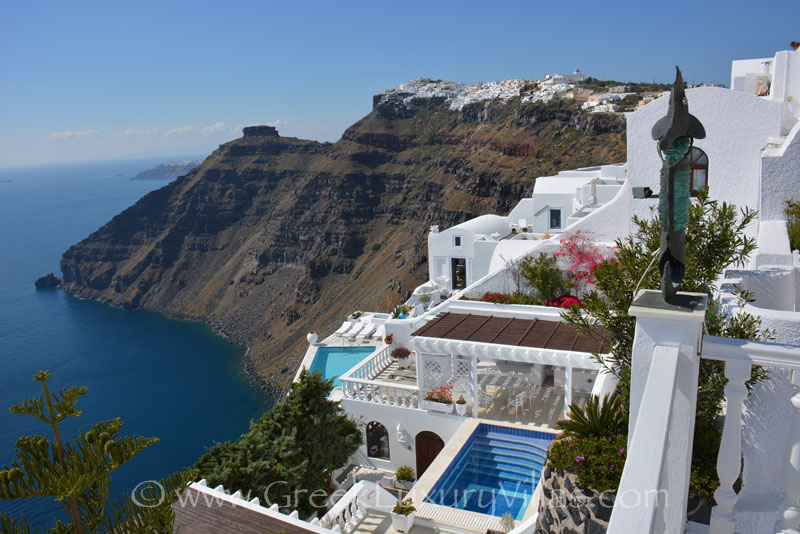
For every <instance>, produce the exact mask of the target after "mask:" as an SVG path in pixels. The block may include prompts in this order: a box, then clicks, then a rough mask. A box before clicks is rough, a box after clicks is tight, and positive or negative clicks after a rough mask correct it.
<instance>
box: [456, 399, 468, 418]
mask: <svg viewBox="0 0 800 534" xmlns="http://www.w3.org/2000/svg"><path fill="white" fill-rule="evenodd" d="M456 413H457V414H458V415H462V416H463V415H467V403H466V402H465V403H463V404H458V403H456Z"/></svg>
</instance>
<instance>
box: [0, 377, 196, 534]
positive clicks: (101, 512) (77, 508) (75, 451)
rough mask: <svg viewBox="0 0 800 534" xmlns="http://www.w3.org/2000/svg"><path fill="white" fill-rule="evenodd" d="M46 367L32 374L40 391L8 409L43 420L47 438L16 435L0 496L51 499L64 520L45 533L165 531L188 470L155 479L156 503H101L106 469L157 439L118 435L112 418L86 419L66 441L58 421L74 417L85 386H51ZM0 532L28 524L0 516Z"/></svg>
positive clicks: (117, 424)
mask: <svg viewBox="0 0 800 534" xmlns="http://www.w3.org/2000/svg"><path fill="white" fill-rule="evenodd" d="M50 376H51V373H50V372H49V371H40V372H39V373H38V374H36V375H35V376H34V378H33V380H34V381H35V382H39V383H40V384H41V386H42V393H43V396H42V397H38V398H31V399H28V400H26V401H25V402H23V403H21V404H17V405H16V406H12V407H11V409H10V410H11V412H12V413H15V414H24V415H29V416H31V417H33V418H35V419H38V420H39V421H41V422H42V423H45V424H46V425H49V426H50V427H51V429H52V431H53V437H54V439H53V440H49V439H47V438H46V437H43V436H22V437H21V438H19V439H18V440H17V444H16V451H15V456H16V458H15V459H14V460H13V461H12V462H11V467H9V466H8V465H6V466H4V469H3V470H2V471H0V499H6V500H14V499H26V498H31V497H51V498H53V499H55V501H56V502H57V503H58V505H59V507H60V508H61V509H62V510H63V511H64V512H65V513H66V515H67V516H68V517H69V519H70V524H69V526H67V525H65V524H63V523H62V522H61V521H60V520H57V522H56V526H55V528H54V529H52V532H57V533H66V532H73V533H76V534H79V533H95V532H132V533H145V532H147V533H150V532H164V533H166V532H172V523H173V521H174V518H175V514H174V512H173V511H172V509H171V504H172V503H173V502H174V501H175V500H176V499H177V495H178V494H179V493H180V492H181V491H182V490H183V488H185V487H186V486H187V485H188V484H189V483H190V482H191V480H192V479H193V478H194V476H195V475H196V472H192V471H187V472H184V473H176V474H174V475H171V476H169V477H167V478H166V479H164V480H161V481H158V484H160V488H158V491H159V492H163V493H160V495H161V496H162V497H163V500H162V502H161V503H159V504H158V505H157V506H153V507H142V506H137V505H136V502H135V501H134V500H133V499H132V498H131V496H129V495H127V496H125V497H124V498H123V499H122V500H121V501H117V502H109V483H110V479H111V473H112V472H113V471H115V470H117V469H119V468H120V467H122V466H123V465H125V464H126V463H127V462H129V461H130V460H131V459H133V457H134V456H136V455H137V454H139V453H140V452H141V451H143V450H144V449H146V448H148V447H150V446H151V445H153V444H154V443H156V442H157V441H158V438H143V437H138V436H121V435H120V434H119V432H120V430H121V429H122V421H121V420H120V419H119V418H117V419H112V420H110V421H102V422H100V423H97V424H95V425H93V426H92V427H91V428H90V429H89V430H88V431H87V432H86V433H83V432H81V433H79V434H78V435H74V436H72V442H69V441H66V440H65V439H64V438H63V437H62V435H61V428H60V423H61V422H62V421H64V420H65V419H67V418H68V417H79V416H80V415H81V414H82V412H80V411H78V409H77V403H78V399H79V398H80V397H81V396H83V395H85V394H86V392H87V388H86V386H83V387H70V388H68V389H61V390H58V391H56V392H51V391H50V389H49V387H48V384H47V380H48V379H49V378H50ZM0 527H2V528H1V529H0V530H2V532H4V533H8V534H12V533H22V532H25V533H28V532H31V531H32V529H31V526H30V525H29V524H28V522H27V520H26V519H25V517H24V516H22V518H21V519H19V520H17V519H16V518H15V517H12V516H11V515H9V514H5V513H2V514H0Z"/></svg>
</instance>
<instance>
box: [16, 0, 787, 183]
mask: <svg viewBox="0 0 800 534" xmlns="http://www.w3.org/2000/svg"><path fill="white" fill-rule="evenodd" d="M760 6H768V8H767V9H765V8H762V7H760ZM799 21H800V1H798V0H776V1H774V2H770V3H769V4H758V3H757V2H752V1H748V2H744V1H740V0H727V1H718V0H708V1H705V0H704V1H696V0H694V1H691V2H686V1H682V0H677V1H673V2H669V3H665V2H641V1H637V2H610V3H598V2H581V1H572V2H541V1H534V0H529V1H527V2H514V1H507V2H502V3H499V2H468V1H460V2H445V1H437V0H427V1H424V2H415V1H406V2H380V1H374V0H373V1H371V2H347V1H344V0H341V1H335V2H334V1H326V2H302V1H299V0H284V1H282V2H268V1H258V2H255V1H254V2H244V1H242V2H238V1H235V0H226V1H224V2H222V1H217V2H204V1H199V0H196V1H192V2H179V1H170V0H160V1H158V2H149V1H145V0H140V1H137V2H122V1H119V2H117V1H108V0H104V1H102V2H81V1H77V0H76V1H71V2H63V1H59V2H44V1H35V0H31V1H25V2H14V1H9V2H0V167H13V166H25V165H35V164H57V163H62V162H64V163H65V162H77V161H94V160H108V159H117V158H132V157H145V156H147V157H151V156H164V158H165V159H166V160H168V159H169V158H170V157H173V156H180V155H185V154H207V153H209V152H210V151H211V150H213V149H214V148H216V146H218V145H219V144H221V143H224V142H226V141H229V140H231V139H234V138H236V137H238V136H240V135H241V128H242V127H243V126H247V125H250V124H272V125H275V126H277V128H278V130H279V132H280V133H281V135H287V136H295V137H302V138H308V139H317V140H320V141H336V140H337V139H339V137H340V136H341V134H342V132H343V131H344V130H345V129H346V128H347V127H348V126H349V125H351V124H353V123H354V122H356V121H357V120H358V119H360V118H361V117H363V116H364V115H366V114H367V113H369V112H370V110H371V107H372V95H373V94H376V93H378V92H380V91H384V90H387V89H391V88H393V87H396V86H397V85H399V84H400V83H402V82H404V81H407V80H410V79H414V78H420V77H429V78H436V79H444V80H452V81H459V82H471V81H478V82H481V81H482V82H486V81H492V80H505V79H510V78H528V79H537V78H541V77H542V76H543V75H544V73H546V72H551V73H552V72H571V71H573V70H575V69H576V68H578V69H580V70H581V71H582V72H584V73H586V74H589V75H591V76H594V77H596V78H601V79H614V80H619V81H661V82H671V81H672V79H673V77H674V72H675V70H674V65H676V64H677V65H680V67H681V70H682V71H683V73H684V78H685V79H686V80H687V81H688V82H689V83H700V82H711V83H724V84H729V83H730V62H731V61H732V60H734V59H747V58H758V57H772V56H773V55H774V54H775V52H776V51H777V50H786V49H788V47H789V42H790V41H792V40H800V24H798V22H799Z"/></svg>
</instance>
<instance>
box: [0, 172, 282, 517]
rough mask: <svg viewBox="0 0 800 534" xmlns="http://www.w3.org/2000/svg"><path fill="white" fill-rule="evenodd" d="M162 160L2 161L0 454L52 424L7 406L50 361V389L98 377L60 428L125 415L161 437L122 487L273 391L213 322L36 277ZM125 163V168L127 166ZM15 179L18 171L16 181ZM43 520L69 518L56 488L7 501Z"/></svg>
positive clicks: (204, 442)
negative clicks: (86, 295) (104, 299)
mask: <svg viewBox="0 0 800 534" xmlns="http://www.w3.org/2000/svg"><path fill="white" fill-rule="evenodd" d="M165 162H166V160H164V159H163V158H161V159H158V160H138V161H123V162H106V163H93V164H81V165H66V166H60V167H40V168H26V169H19V170H9V169H6V170H3V169H0V465H2V464H8V463H9V462H10V460H11V459H12V458H13V453H14V443H15V442H16V439H17V438H18V437H19V436H21V435H26V434H38V435H45V436H48V437H49V438H52V430H51V429H50V428H49V427H47V426H45V425H44V424H42V423H40V422H39V421H36V420H34V419H33V418H31V417H28V416H24V415H15V414H11V413H10V412H9V411H8V407H9V406H11V405H13V404H16V403H19V402H21V401H23V400H24V399H26V398H29V397H34V396H38V395H40V394H41V387H40V385H39V384H38V383H34V382H33V381H32V377H33V375H34V374H35V373H36V372H38V371H39V370H40V369H49V370H50V371H51V372H52V373H53V377H52V378H51V379H50V381H49V385H50V387H51V390H52V389H54V388H59V387H68V386H73V385H77V386H83V385H85V386H88V387H89V391H88V393H87V394H86V395H84V396H83V397H82V398H81V400H80V401H79V403H78V408H79V409H80V410H82V411H83V415H82V416H81V417H78V418H74V419H71V420H69V421H66V422H65V423H64V424H63V427H62V433H65V434H66V435H71V434H72V433H74V432H75V431H76V430H77V429H82V430H87V429H88V428H89V426H90V425H91V424H93V423H95V422H97V421H100V420H106V419H111V418H114V417H121V418H122V420H123V422H124V423H125V426H124V427H123V430H122V434H123V435H124V434H126V433H127V434H136V435H142V436H157V437H159V438H160V440H161V441H159V442H158V443H156V444H155V445H153V446H152V447H150V448H149V449H147V450H145V451H144V452H142V453H140V454H139V455H138V456H137V457H135V458H134V459H133V460H131V461H130V462H129V463H128V464H126V465H125V466H124V467H122V468H121V469H119V470H118V471H116V472H115V473H114V474H113V483H112V494H117V495H119V494H120V493H121V492H129V491H130V490H131V489H132V488H133V487H135V486H136V485H137V484H138V483H139V482H141V481H144V480H148V479H156V478H160V477H162V476H164V475H166V474H168V473H171V472H174V471H176V470H179V469H181V468H183V467H187V466H190V465H191V464H192V463H193V462H194V460H195V459H196V458H197V457H198V456H200V455H201V454H202V453H203V451H204V449H205V447H207V446H209V445H212V444H213V442H214V441H225V440H230V439H234V438H236V437H238V436H239V435H240V434H242V433H243V432H245V431H247V429H248V428H249V422H250V420H251V419H254V418H257V417H258V416H259V415H260V414H261V413H263V412H264V411H265V410H266V409H268V408H269V406H270V405H271V403H272V401H271V399H269V398H268V397H267V396H265V395H264V394H263V393H261V392H260V391H259V390H257V389H256V388H255V387H253V386H252V384H251V383H250V382H249V381H248V379H247V377H246V376H245V375H244V373H243V371H242V366H241V359H242V356H243V351H242V349H241V348H240V347H238V346H236V345H233V344H231V343H229V342H227V341H226V340H224V339H222V338H220V337H218V336H216V335H215V334H214V333H213V332H212V331H211V330H209V329H208V328H206V327H205V326H203V325H200V324H195V323H189V322H185V321H177V320H172V319H169V318H167V317H165V316H163V315H160V314H158V313H154V312H148V311H138V310H137V311H130V310H121V309H115V308H111V307H109V306H106V305H103V304H100V303H97V302H94V301H88V300H79V299H76V298H74V297H72V296H70V295H69V294H67V293H66V292H64V291H61V290H43V291H37V290H35V289H34V287H33V283H34V281H35V280H36V279H37V278H38V277H40V276H42V275H44V274H46V273H49V272H51V271H52V272H55V273H56V274H60V271H59V266H58V262H59V259H60V257H61V254H62V252H63V251H65V250H66V249H67V248H68V247H69V246H70V245H72V244H73V243H76V242H78V241H80V240H81V239H83V238H84V237H86V236H88V235H89V234H90V233H91V232H93V231H94V230H96V229H97V228H99V227H100V226H101V225H102V224H104V223H105V222H106V221H107V220H109V219H110V218H111V217H113V216H114V215H115V214H117V213H119V212H120V211H122V210H123V209H125V208H127V207H128V206H130V205H131V204H133V203H134V202H135V201H136V200H137V199H139V198H140V197H141V196H142V195H144V194H146V193H147V192H149V191H151V190H153V189H157V188H159V187H162V186H164V185H166V183H167V182H166V181H164V180H144V181H131V180H130V177H131V176H134V175H135V174H137V173H138V172H139V171H142V170H144V169H147V168H150V167H153V166H155V165H156V164H158V163H165ZM118 173H119V174H121V175H117V174H118ZM6 180H13V181H10V182H7V181H6ZM0 512H11V513H14V514H19V513H23V512H24V513H25V515H26V516H27V517H28V518H29V520H32V522H33V523H34V524H35V525H39V526H41V525H43V524H44V522H45V521H48V522H49V523H51V524H52V523H53V522H54V521H53V518H54V517H59V518H61V519H62V520H65V519H66V518H65V517H64V516H63V515H62V514H61V512H60V510H58V509H57V507H56V505H55V503H54V502H53V501H52V500H49V499H39V498H37V499H26V500H15V501H0Z"/></svg>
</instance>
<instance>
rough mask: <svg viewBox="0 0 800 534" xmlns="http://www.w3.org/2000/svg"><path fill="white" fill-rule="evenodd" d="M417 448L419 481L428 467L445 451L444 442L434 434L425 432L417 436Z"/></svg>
mask: <svg viewBox="0 0 800 534" xmlns="http://www.w3.org/2000/svg"><path fill="white" fill-rule="evenodd" d="M415 442H416V447H417V480H419V477H421V476H422V473H424V472H425V470H426V469H428V466H430V465H431V463H433V461H434V460H435V459H436V457H437V456H438V455H439V453H440V452H442V449H444V440H442V438H440V437H439V436H437V435H436V434H434V433H433V432H429V431H427V430H424V431H422V432H420V433H419V434H417V438H416V440H415Z"/></svg>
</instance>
